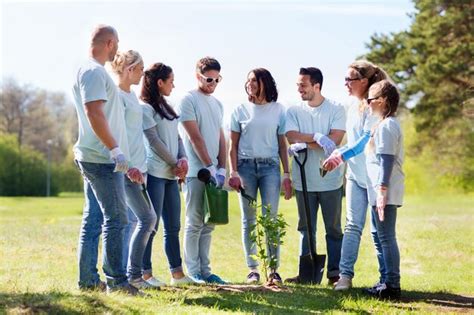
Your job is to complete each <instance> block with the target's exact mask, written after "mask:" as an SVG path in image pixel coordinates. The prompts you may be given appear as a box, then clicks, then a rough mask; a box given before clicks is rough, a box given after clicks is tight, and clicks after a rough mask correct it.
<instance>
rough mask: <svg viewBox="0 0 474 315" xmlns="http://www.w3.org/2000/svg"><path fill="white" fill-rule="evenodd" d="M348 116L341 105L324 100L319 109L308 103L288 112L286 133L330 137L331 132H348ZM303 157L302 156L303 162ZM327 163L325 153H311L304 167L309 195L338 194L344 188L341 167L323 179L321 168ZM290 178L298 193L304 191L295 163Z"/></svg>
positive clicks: (293, 107)
mask: <svg viewBox="0 0 474 315" xmlns="http://www.w3.org/2000/svg"><path fill="white" fill-rule="evenodd" d="M345 125H346V113H345V110H344V107H343V106H342V105H339V104H336V103H335V102H333V101H331V100H328V99H324V101H323V103H322V104H321V105H319V106H318V107H311V106H309V105H308V104H307V103H306V102H305V103H302V104H300V105H297V106H292V107H290V108H289V109H288V111H287V112H286V128H285V130H286V132H288V131H298V132H301V133H316V132H319V133H322V134H323V135H326V136H327V135H329V133H330V131H331V130H332V129H337V130H346V127H345ZM301 158H302V156H301V155H300V159H301ZM325 159H326V156H325V154H324V151H323V149H321V148H319V149H316V150H308V159H307V161H306V164H305V172H306V181H307V188H308V191H311V192H316V191H317V192H321V191H329V190H335V189H338V188H340V187H341V186H342V176H343V171H344V169H343V168H342V167H338V168H337V169H335V170H333V171H332V172H328V173H327V174H326V176H324V177H321V174H320V172H319V168H320V164H321V163H322V161H324V160H325ZM291 176H292V178H293V184H294V186H295V189H296V190H299V191H301V190H303V188H302V185H301V175H300V168H299V166H298V164H297V163H296V161H294V158H293V162H292V168H291Z"/></svg>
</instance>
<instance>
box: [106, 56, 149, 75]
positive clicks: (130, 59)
mask: <svg viewBox="0 0 474 315" xmlns="http://www.w3.org/2000/svg"><path fill="white" fill-rule="evenodd" d="M142 62H143V59H142V56H140V54H139V53H138V52H137V51H135V50H128V51H126V52H117V54H116V55H115V58H114V61H112V70H113V71H114V72H115V73H116V74H117V75H121V74H123V73H124V71H125V70H126V69H130V68H133V67H135V66H136V65H138V64H140V63H142Z"/></svg>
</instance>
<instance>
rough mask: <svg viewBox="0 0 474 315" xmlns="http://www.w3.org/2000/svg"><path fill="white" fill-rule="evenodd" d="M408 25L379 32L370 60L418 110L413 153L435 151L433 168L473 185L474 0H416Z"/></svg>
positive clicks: (372, 44)
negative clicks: (392, 30)
mask: <svg viewBox="0 0 474 315" xmlns="http://www.w3.org/2000/svg"><path fill="white" fill-rule="evenodd" d="M414 4H415V13H414V14H412V15H411V18H412V24H411V26H410V28H409V29H408V30H406V31H402V32H399V33H392V34H389V35H385V34H375V35H373V36H372V37H371V40H370V43H368V44H367V48H368V49H369V53H368V54H367V55H366V56H365V57H366V58H367V59H368V60H371V61H372V62H374V63H376V64H378V65H380V66H381V67H383V68H384V69H385V70H386V71H387V72H388V73H389V74H390V76H391V77H392V79H393V80H394V81H395V82H396V83H397V84H398V85H399V87H400V90H401V92H402V101H403V103H404V104H406V105H407V106H408V107H409V108H411V112H412V113H413V116H414V124H415V128H416V132H417V133H416V141H413V146H412V147H411V148H410V150H409V152H408V154H409V155H411V156H412V157H417V156H418V157H419V156H423V155H426V154H427V153H429V155H431V156H434V158H433V159H432V163H431V165H430V168H434V169H435V170H436V172H437V173H439V174H440V175H442V176H444V177H450V178H452V179H453V180H454V181H455V182H457V183H458V184H461V185H462V186H464V188H467V189H470V188H472V187H473V185H474V133H473V132H474V128H473V117H474V115H473V108H474V107H473V102H474V98H473V92H474V79H473V72H474V61H473V52H474V38H473V37H474V2H472V1H466V0H458V1H448V0H414Z"/></svg>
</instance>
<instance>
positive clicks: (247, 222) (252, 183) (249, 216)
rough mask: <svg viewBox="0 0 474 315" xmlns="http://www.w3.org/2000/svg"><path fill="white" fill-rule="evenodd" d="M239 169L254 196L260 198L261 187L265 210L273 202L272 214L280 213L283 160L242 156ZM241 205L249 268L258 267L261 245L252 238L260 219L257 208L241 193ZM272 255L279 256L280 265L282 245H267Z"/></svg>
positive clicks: (270, 255)
mask: <svg viewBox="0 0 474 315" xmlns="http://www.w3.org/2000/svg"><path fill="white" fill-rule="evenodd" d="M237 170H238V172H239V175H240V178H241V179H242V185H243V186H244V188H245V192H246V193H247V194H248V195H250V196H251V197H253V198H255V199H256V198H257V190H259V191H260V197H261V200H262V212H263V211H264V209H266V208H267V206H268V205H269V206H270V215H271V217H276V216H277V214H278V203H279V201H280V161H279V159H272V158H257V159H240V160H239V161H238V165H237ZM239 200H240V209H241V211H242V242H243V245H244V254H245V258H246V261H247V266H248V267H249V268H256V267H258V261H257V260H255V258H254V257H255V255H256V254H257V246H256V244H255V242H252V240H251V236H250V235H251V232H252V228H253V227H254V226H255V223H256V209H255V208H252V207H251V206H250V205H249V201H248V200H247V199H245V198H243V197H242V196H240V195H239ZM267 252H268V253H269V255H268V256H269V257H275V258H276V260H277V265H276V268H278V267H279V264H280V246H276V247H274V246H272V247H271V248H267Z"/></svg>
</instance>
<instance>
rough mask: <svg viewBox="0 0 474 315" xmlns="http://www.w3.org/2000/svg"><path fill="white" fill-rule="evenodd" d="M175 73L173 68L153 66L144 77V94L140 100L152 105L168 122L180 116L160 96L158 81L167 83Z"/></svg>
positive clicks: (160, 64) (158, 63)
mask: <svg viewBox="0 0 474 315" xmlns="http://www.w3.org/2000/svg"><path fill="white" fill-rule="evenodd" d="M172 72H173V69H171V67H169V66H167V65H165V64H163V63H161V62H157V63H155V64H153V65H151V66H150V67H149V68H148V69H146V70H145V74H144V76H143V84H142V93H141V95H140V99H141V100H142V101H144V102H145V103H148V104H150V105H151V106H152V107H153V109H154V110H155V111H156V112H157V113H158V114H159V115H160V116H161V118H166V119H168V120H174V119H176V118H178V117H179V116H178V115H177V114H176V112H175V111H174V110H173V108H172V107H171V106H170V105H169V104H168V102H166V99H165V98H164V97H163V95H161V94H160V90H159V89H158V80H160V79H161V80H162V81H166V80H167V79H169V77H170V74H171V73H172Z"/></svg>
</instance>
